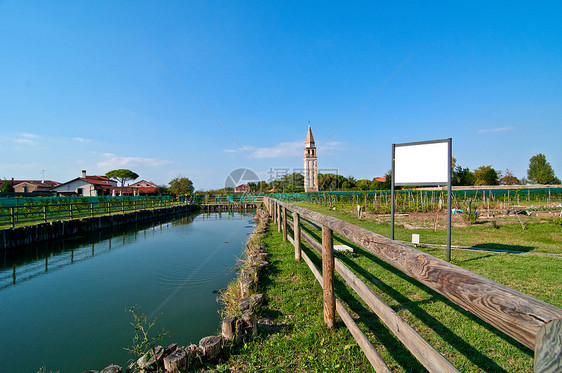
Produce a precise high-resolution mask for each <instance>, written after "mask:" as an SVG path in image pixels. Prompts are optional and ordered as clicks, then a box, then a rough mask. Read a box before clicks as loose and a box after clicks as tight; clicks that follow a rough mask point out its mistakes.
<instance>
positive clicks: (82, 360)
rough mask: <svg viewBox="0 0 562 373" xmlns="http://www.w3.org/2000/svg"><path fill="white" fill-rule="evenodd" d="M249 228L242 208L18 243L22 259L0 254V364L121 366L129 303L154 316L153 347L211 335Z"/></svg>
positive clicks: (24, 367) (10, 368)
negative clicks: (44, 244)
mask: <svg viewBox="0 0 562 373" xmlns="http://www.w3.org/2000/svg"><path fill="white" fill-rule="evenodd" d="M253 227H254V221H253V214H249V213H245V214H241V213H230V214H229V213H222V214H218V213H217V214H201V215H191V216H187V217H183V218H179V219H176V220H172V221H169V222H165V223H162V224H158V225H156V226H144V227H141V228H137V229H130V230H128V231H126V232H121V233H117V234H115V235H113V236H107V235H106V236H103V237H102V236H100V235H98V236H96V237H92V238H89V239H81V240H80V241H78V242H76V241H75V242H68V241H66V242H59V243H56V244H51V245H49V247H48V249H44V248H41V249H38V248H37V249H36V248H31V249H27V250H25V253H24V255H23V258H22V255H19V256H18V257H17V258H13V254H12V253H8V254H6V253H3V254H2V255H3V258H0V263H3V265H2V267H0V315H1V317H0V372H37V371H38V370H39V368H40V367H42V366H46V368H47V370H53V371H57V370H60V372H61V373H65V372H81V371H84V370H90V369H95V370H102V369H103V368H104V367H106V366H108V365H110V364H112V363H115V364H118V365H121V366H123V367H126V366H127V362H128V360H129V359H130V358H131V355H130V354H129V353H128V352H127V351H125V350H124V348H125V347H130V346H131V345H132V339H133V334H134V330H133V327H132V326H131V325H130V323H131V322H132V321H133V317H132V315H131V314H130V312H128V309H129V308H130V307H131V306H136V308H137V311H138V312H141V313H144V314H146V315H147V316H148V317H149V318H152V317H154V316H156V315H160V316H159V321H158V324H157V328H158V329H159V330H162V329H164V330H165V331H167V332H168V335H167V336H166V337H165V338H164V340H163V341H162V344H163V345H167V344H169V343H172V342H176V343H178V344H180V345H188V344H191V343H198V342H199V339H200V338H202V337H204V336H207V335H212V334H218V333H219V331H220V324H219V323H220V315H219V308H220V305H219V304H218V303H217V301H216V298H217V296H218V294H217V293H216V290H217V289H222V288H225V287H226V285H227V284H228V283H229V282H230V281H231V280H232V279H233V278H234V276H235V273H234V267H235V265H236V260H237V258H239V257H240V256H241V255H242V252H243V245H244V243H245V241H246V240H247V238H248V235H249V234H250V233H251V231H252V229H253ZM14 268H15V270H14ZM14 274H15V276H14Z"/></svg>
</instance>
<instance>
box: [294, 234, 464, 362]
mask: <svg viewBox="0 0 562 373" xmlns="http://www.w3.org/2000/svg"><path fill="white" fill-rule="evenodd" d="M301 235H302V236H303V238H304V239H305V241H306V242H308V243H309V244H311V241H312V242H313V243H312V244H311V246H313V247H314V249H315V250H316V251H317V252H319V253H321V246H320V244H319V243H318V242H316V241H314V239H313V238H312V237H311V236H310V235H309V234H308V233H306V232H302V233H301ZM334 263H335V268H336V270H337V272H338V273H339V274H340V275H341V276H342V278H343V279H344V281H345V282H346V283H347V284H348V285H349V286H350V287H351V288H352V289H353V290H354V291H355V292H356V293H357V294H358V295H359V296H360V297H361V299H363V300H364V301H365V303H366V304H367V305H368V306H369V308H371V310H372V311H373V312H374V313H375V314H376V315H377V316H378V317H379V318H380V319H381V321H382V322H384V324H385V325H386V326H387V327H388V328H389V329H390V330H391V331H392V332H393V333H394V335H396V337H397V338H398V339H399V340H400V341H401V342H402V344H404V346H406V348H408V350H410V352H411V353H412V355H414V356H415V357H416V359H418V361H419V362H420V363H421V364H422V365H423V366H424V367H425V368H426V369H427V370H428V371H430V372H458V370H457V369H456V368H455V367H454V366H453V365H452V364H451V363H450V362H449V361H448V360H447V359H445V357H444V356H443V355H441V354H440V353H439V352H438V351H437V350H435V349H434V348H433V346H431V345H430V344H429V343H428V342H427V341H426V340H425V339H423V337H422V336H420V335H419V334H418V333H417V332H416V331H415V330H414V329H413V328H412V327H411V326H410V325H409V324H408V323H407V322H406V321H405V320H404V319H403V318H402V317H400V315H398V314H397V313H396V312H395V311H394V310H393V309H392V308H391V307H390V306H388V305H387V304H386V303H385V302H384V301H383V300H382V299H380V298H379V296H378V295H376V294H375V292H373V290H372V289H371V288H369V287H368V286H367V285H366V284H365V283H364V282H363V281H361V279H360V278H359V277H357V276H356V275H355V273H353V272H352V271H351V270H350V269H349V268H347V267H346V266H345V265H344V264H343V263H342V262H341V260H339V259H337V258H335V259H334ZM338 313H339V312H338Z"/></svg>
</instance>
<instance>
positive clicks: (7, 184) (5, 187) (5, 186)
mask: <svg viewBox="0 0 562 373" xmlns="http://www.w3.org/2000/svg"><path fill="white" fill-rule="evenodd" d="M0 191H2V192H4V193H10V192H13V191H14V187H13V186H12V182H11V181H8V180H4V181H3V182H2V189H1V190H0Z"/></svg>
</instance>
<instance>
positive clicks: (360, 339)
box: [336, 299, 391, 373]
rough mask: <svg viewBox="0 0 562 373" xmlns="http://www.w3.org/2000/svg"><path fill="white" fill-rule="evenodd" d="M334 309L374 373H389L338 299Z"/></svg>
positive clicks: (379, 356)
mask: <svg viewBox="0 0 562 373" xmlns="http://www.w3.org/2000/svg"><path fill="white" fill-rule="evenodd" d="M336 309H337V311H338V315H340V317H341V319H342V321H343V323H344V324H345V326H347V329H348V330H349V332H350V333H351V335H352V336H353V338H354V339H355V341H356V342H357V344H358V345H359V347H361V351H363V353H364V354H365V356H366V357H367V359H368V360H369V362H370V363H371V365H372V366H373V368H375V372H377V373H379V372H381V373H386V372H388V373H390V372H391V371H390V369H389V368H388V366H387V365H386V364H385V362H384V360H383V359H382V357H381V355H379V353H378V352H377V350H375V348H374V347H373V345H372V344H371V342H369V340H368V339H367V337H366V336H365V334H363V332H362V331H361V329H359V327H358V326H357V324H356V323H355V322H354V321H353V318H352V317H351V316H350V315H349V313H347V311H346V309H345V307H344V306H343V305H342V304H341V302H340V301H339V300H338V299H336Z"/></svg>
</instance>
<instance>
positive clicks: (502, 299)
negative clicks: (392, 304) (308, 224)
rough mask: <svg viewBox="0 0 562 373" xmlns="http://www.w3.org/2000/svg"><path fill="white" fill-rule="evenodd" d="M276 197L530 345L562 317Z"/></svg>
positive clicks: (492, 284)
mask: <svg viewBox="0 0 562 373" xmlns="http://www.w3.org/2000/svg"><path fill="white" fill-rule="evenodd" d="M278 203H280V204H282V205H283V206H285V207H287V208H288V209H289V210H291V211H293V212H297V213H298V214H299V215H301V217H303V218H306V219H310V220H313V221H315V222H318V223H320V224H322V225H323V226H327V227H328V228H330V229H332V230H333V232H336V233H339V234H341V235H342V236H344V237H345V238H347V239H349V240H351V241H352V242H354V243H356V244H357V245H359V246H360V247H363V248H364V249H365V250H367V251H369V252H371V253H372V254H374V255H376V256H377V257H379V258H380V259H382V260H384V261H385V262H387V263H389V264H390V265H392V266H394V267H395V268H397V269H399V270H400V271H402V272H403V273H405V274H406V275H408V276H410V277H412V278H414V279H416V280H417V281H419V282H421V283H422V284H424V285H426V286H428V287H430V288H431V289H433V290H434V291H436V292H437V293H439V294H441V295H443V296H445V297H446V298H448V299H449V300H450V301H452V302H453V303H455V304H457V305H459V306H461V307H462V308H464V309H465V310H467V311H469V312H471V313H472V314H474V315H476V316H477V317H479V318H480V319H482V320H484V321H486V322H487V323H489V324H490V325H492V326H494V327H495V328H497V329H499V330H501V331H502V332H504V333H505V334H507V335H509V336H510V337H512V338H514V339H515V340H517V341H519V342H521V343H522V344H524V345H525V346H527V347H529V348H531V349H534V347H535V339H536V336H537V333H538V331H539V329H540V328H541V327H542V326H543V325H545V324H546V323H548V322H550V321H552V320H555V319H560V318H562V309H560V308H558V307H556V306H553V305H551V304H548V303H546V302H543V301H541V300H539V299H536V298H533V297H531V296H528V295H526V294H523V293H520V292H518V291H516V290H514V289H511V288H509V287H507V286H505V285H502V284H500V283H497V282H495V281H492V280H490V279H488V278H485V277H483V276H480V275H477V274H475V273H472V272H470V271H468V270H466V269H463V268H460V267H457V266H455V265H453V264H451V263H448V262H446V261H444V260H441V259H438V258H435V257H433V256H431V255H429V254H427V253H424V252H421V251H419V250H416V249H414V248H411V247H409V246H406V245H404V244H401V243H398V242H394V241H392V240H390V239H388V238H386V237H383V236H381V235H378V234H376V233H374V232H371V231H368V230H366V229H364V228H361V227H358V226H356V225H353V224H351V223H347V222H344V221H342V220H340V219H337V218H334V217H331V216H328V215H324V214H321V213H318V212H314V211H310V210H307V209H304V208H302V207H298V206H293V205H290V204H287V203H285V202H278Z"/></svg>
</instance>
